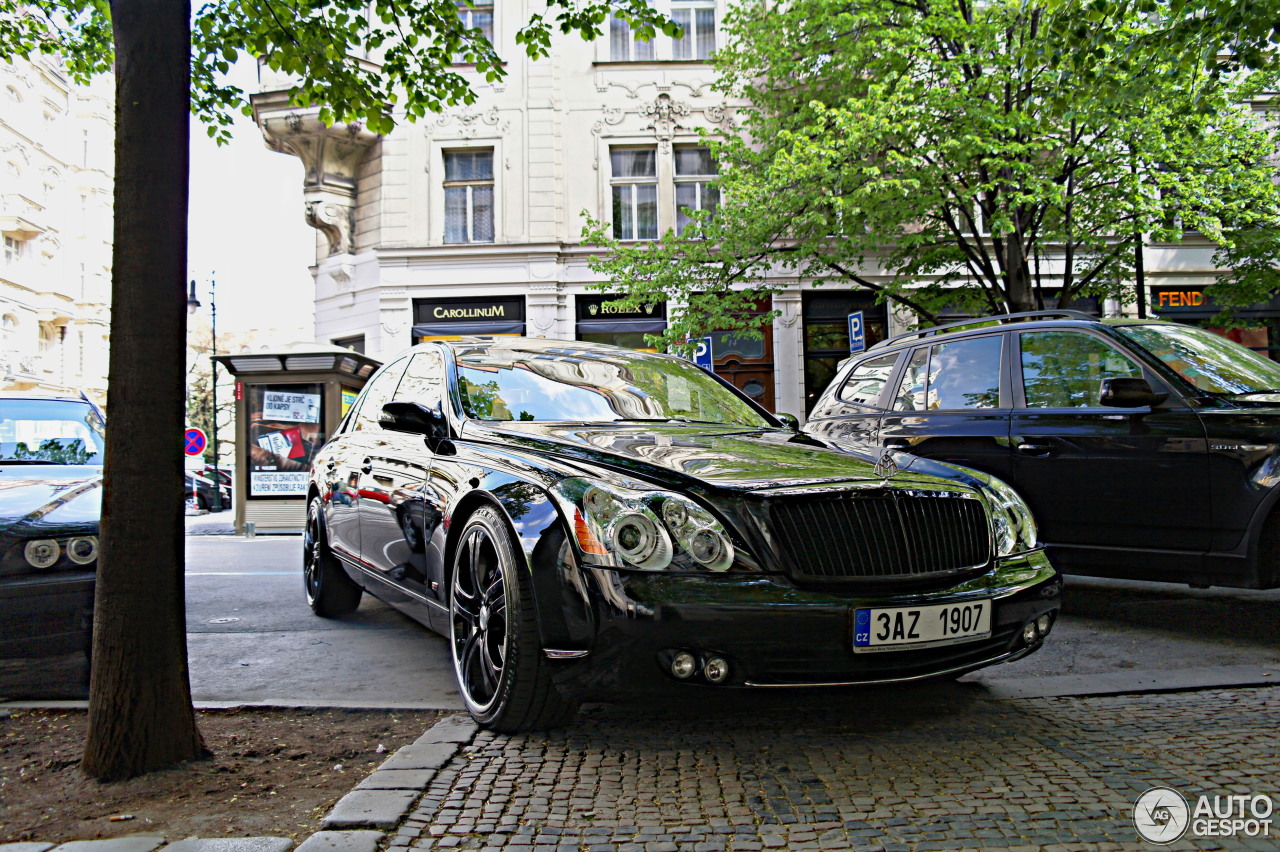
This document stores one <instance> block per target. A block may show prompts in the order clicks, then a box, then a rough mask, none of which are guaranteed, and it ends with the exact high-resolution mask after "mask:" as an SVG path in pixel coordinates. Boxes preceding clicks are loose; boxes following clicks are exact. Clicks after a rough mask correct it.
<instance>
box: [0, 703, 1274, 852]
mask: <svg viewBox="0 0 1280 852" xmlns="http://www.w3.org/2000/svg"><path fill="white" fill-rule="evenodd" d="M1278 729H1280V688H1277V687H1264V688H1256V689H1229V690H1211V691H1195V692H1183V693H1154V694H1152V693H1148V694H1138V695H1120V696H1106V697H1051V698H1034V699H998V700H993V699H991V698H989V697H987V696H986V695H985V694H984V693H983V691H982V690H980V689H978V688H977V687H967V688H966V687H964V686H956V687H954V688H946V687H943V688H927V687H916V688H911V689H901V688H899V689H878V690H863V691H857V692H855V691H842V692H839V693H817V692H815V693H811V694H808V695H804V696H796V695H790V696H785V695H776V694H774V695H761V696H760V697H759V698H758V699H757V698H755V696H754V695H753V700H752V701H751V702H745V701H742V700H741V699H736V700H721V701H717V702H701V703H689V702H684V703H682V704H681V705H680V706H679V707H674V706H669V707H665V708H664V707H654V706H652V705H646V706H644V707H640V706H636V705H617V706H612V705H611V706H591V707H588V708H587V709H586V710H585V711H584V712H583V713H582V714H581V715H580V716H579V718H578V719H577V720H576V722H575V723H574V724H573V726H572V727H570V728H568V729H566V730H564V731H559V732H553V733H550V734H530V735H524V736H501V735H496V734H493V733H490V732H487V731H480V730H478V729H477V728H476V727H475V726H474V725H473V724H472V723H471V721H470V720H469V719H468V718H467V717H465V716H462V715H455V716H450V717H447V718H445V719H444V720H442V721H441V722H439V723H437V724H436V725H435V726H433V727H432V728H431V729H430V730H429V731H427V732H426V733H425V734H424V735H423V736H422V737H421V738H420V739H419V740H418V741H417V742H415V743H414V744H412V745H409V746H405V747H404V748H402V749H400V750H399V751H397V752H396V753H395V754H393V755H392V756H391V757H390V758H389V759H388V760H387V761H386V762H385V763H384V764H383V765H382V766H381V767H380V768H379V769H378V770H377V771H375V772H374V773H373V774H372V775H371V776H370V777H369V778H367V779H365V780H364V781H363V782H361V784H360V785H359V787H358V788H357V789H356V790H354V791H352V792H351V793H350V794H348V795H347V796H346V797H344V798H343V799H342V800H340V801H339V802H338V804H337V805H336V806H335V807H334V809H333V811H332V812H331V813H330V814H329V815H328V816H327V817H326V818H325V826H326V830H324V831H321V832H318V833H317V834H315V835H312V836H311V837H310V838H308V839H307V840H305V841H303V843H302V844H300V845H299V847H298V850H297V852H375V850H385V852H435V850H444V849H468V850H497V849H505V850H520V851H521V852H552V850H554V852H569V850H574V852H736V850H752V852H755V850H769V849H788V850H790V849H795V850H810V849H812V850H819V849H822V850H825V849H833V850H838V849H858V850H861V849H869V850H951V849H1009V850H1039V849H1044V850H1062V852H1087V850H1113V849H1125V850H1127V849H1133V850H1141V849H1152V848H1156V847H1153V846H1151V845H1150V844H1146V843H1144V842H1142V841H1141V840H1140V838H1139V836H1138V834H1137V831H1136V829H1135V828H1134V825H1133V822H1132V818H1133V808H1134V802H1135V801H1136V799H1137V798H1138V796H1139V795H1141V794H1142V793H1143V792H1144V791H1146V790H1148V789H1149V788H1151V787H1154V786H1160V785H1165V786H1171V787H1174V788H1176V789H1178V790H1179V791H1180V792H1181V793H1182V794H1183V795H1184V796H1186V797H1187V799H1188V800H1189V801H1190V802H1195V800H1196V797H1197V796H1198V795H1201V794H1204V795H1208V796H1210V797H1212V796H1224V797H1225V796H1231V795H1237V794H1244V795H1247V796H1255V795H1263V796H1268V797H1270V799H1271V801H1273V802H1275V801H1277V800H1280V758H1278V757H1277V754H1276V748H1275V744H1276V731H1277V730H1278ZM1274 821H1275V823H1276V824H1275V825H1273V826H1269V827H1270V829H1271V834H1270V835H1268V836H1258V837H1252V838H1251V837H1245V836H1235V837H1222V838H1210V837H1194V836H1192V834H1193V831H1189V832H1188V833H1187V835H1186V836H1184V837H1183V838H1182V839H1181V840H1179V841H1177V842H1175V843H1173V844H1172V845H1169V846H1165V847H1161V848H1168V849H1179V850H1181V849H1250V850H1253V849H1256V850H1276V849H1280V835H1277V830H1280V814H1277V815H1276V817H1275V818H1274ZM290 843H291V841H288V840H285V839H282V838H245V839H239V840H198V839H188V840H184V841H180V842H178V843H172V844H169V846H167V847H165V849H164V852H288V850H289V848H290V847H289V845H290ZM162 844H163V839H162V838H154V837H153V838H146V837H131V838H118V839H115V840H101V841H87V842H82V843H70V844H63V845H62V846H60V847H57V848H56V849H53V852H152V850H154V849H157V848H158V847H160V846H161V845H162ZM282 844H283V845H282ZM51 848H53V847H52V845H51V844H10V845H8V846H4V845H0V852H46V850H49V849H51Z"/></svg>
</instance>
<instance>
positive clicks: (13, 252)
mask: <svg viewBox="0 0 1280 852" xmlns="http://www.w3.org/2000/svg"><path fill="white" fill-rule="evenodd" d="M22 246H23V242H22V240H20V239H18V238H17V237H12V236H10V235H8V234H5V235H4V262H5V264H6V265H7V264H13V263H17V262H18V261H19V260H21V259H22Z"/></svg>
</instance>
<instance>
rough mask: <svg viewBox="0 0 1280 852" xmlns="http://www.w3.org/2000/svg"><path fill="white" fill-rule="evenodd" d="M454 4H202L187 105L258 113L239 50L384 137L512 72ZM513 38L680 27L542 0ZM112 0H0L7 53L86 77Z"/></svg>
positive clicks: (615, 1) (206, 113) (216, 122)
mask: <svg viewBox="0 0 1280 852" xmlns="http://www.w3.org/2000/svg"><path fill="white" fill-rule="evenodd" d="M460 5H474V3H470V4H468V3H466V2H465V0H464V2H457V0H373V2H369V0H229V1H224V2H207V3H204V4H203V5H200V6H199V7H198V8H197V9H196V11H195V14H194V16H193V17H192V21H191V42H192V50H191V94H192V97H191V105H192V111H193V112H194V113H195V114H196V115H197V116H198V117H199V118H200V119H202V120H203V122H204V123H205V124H206V125H207V126H208V131H209V135H210V136H215V137H221V138H226V134H227V133H229V129H228V128H229V127H230V123H231V113H232V112H234V111H237V110H238V111H241V112H243V113H244V114H245V115H251V114H252V110H251V109H250V107H249V103H248V97H247V93H245V92H244V91H242V90H241V89H240V88H239V87H237V86H233V85H228V84H227V83H226V82H225V78H224V75H225V74H226V73H227V72H228V71H229V70H230V68H231V64H232V63H233V62H235V61H236V59H237V58H238V57H239V56H241V55H248V56H252V57H255V58H257V59H259V60H261V61H262V62H263V63H265V64H266V66H267V67H268V68H270V69H271V70H272V71H276V72H281V73H284V74H289V75H293V76H294V77H295V78H296V83H295V87H294V89H293V90H292V97H293V101H294V103H296V104H297V105H299V106H304V107H305V106H315V107H318V108H319V110H320V118H321V120H323V121H325V122H327V123H337V122H348V121H361V122H363V123H364V124H365V126H366V127H368V128H369V129H370V130H372V131H373V132H375V133H382V134H386V133H389V132H390V131H391V129H392V127H394V126H395V123H396V122H397V120H400V119H404V118H408V119H410V120H412V119H417V118H422V117H423V116H425V115H426V114H427V113H429V112H438V111H439V110H440V109H441V108H442V107H446V106H452V105H456V104H469V103H472V102H474V101H475V98H476V95H475V92H474V90H473V89H472V84H473V82H474V81H475V80H476V79H477V78H483V79H484V80H486V81H489V82H492V81H494V80H497V79H500V78H501V77H503V76H504V75H505V73H506V72H505V69H504V66H503V60H502V58H501V56H499V54H498V49H497V48H496V47H495V46H494V45H493V44H491V43H490V42H489V40H488V39H487V38H486V37H485V35H484V33H483V32H482V31H481V30H479V29H477V28H471V27H468V26H467V25H466V23H465V22H464V20H463V18H461V17H460V16H459V15H458V13H457V12H458V7H459V6H460ZM545 5H546V9H545V11H544V12H542V13H540V14H534V15H532V16H531V17H530V19H529V21H528V22H527V23H525V25H524V26H523V27H522V28H521V29H520V30H519V32H518V33H517V34H516V38H515V40H516V44H517V45H519V46H521V47H523V49H524V50H525V52H526V53H527V54H528V55H529V56H530V57H532V58H534V59H537V58H540V57H543V56H546V55H547V54H548V53H549V52H550V50H551V39H552V36H553V35H554V34H555V33H556V32H557V31H558V32H561V33H566V34H572V33H577V34H579V35H581V37H582V38H585V39H593V38H596V37H598V36H600V35H601V34H602V33H603V29H602V27H603V25H604V24H605V23H606V22H607V20H608V18H609V16H610V15H611V14H612V15H615V16H617V17H619V18H621V19H623V20H626V21H628V22H629V23H630V25H631V27H632V30H633V31H634V32H635V34H636V35H637V37H640V38H652V37H654V36H655V35H656V34H657V33H658V32H659V31H662V32H666V33H668V34H675V33H676V32H678V27H677V26H676V25H675V24H674V23H673V22H672V21H671V20H669V19H668V18H666V17H664V16H662V15H660V14H658V13H657V12H655V11H654V10H653V9H652V8H650V6H649V4H648V3H647V0H590V2H583V3H575V2H572V1H571V0H547V2H546V4H545ZM110 6H111V4H110V3H108V2H107V0H73V2H68V3H54V2H48V0H0V51H3V53H5V54H11V55H19V56H24V57H26V56H29V55H31V54H32V53H51V54H59V55H61V56H62V57H63V58H64V59H65V60H66V62H67V67H68V68H69V70H71V71H72V73H73V74H75V75H77V77H78V78H79V79H82V80H83V79H87V78H88V77H89V76H92V75H94V74H98V73H102V72H105V71H108V70H109V69H110V68H111V65H112V62H113V61H114V47H113V43H112V30H111V9H110Z"/></svg>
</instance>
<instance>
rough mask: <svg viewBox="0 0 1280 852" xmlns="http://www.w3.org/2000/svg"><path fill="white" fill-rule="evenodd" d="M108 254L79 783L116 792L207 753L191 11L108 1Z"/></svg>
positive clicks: (176, 3)
mask: <svg viewBox="0 0 1280 852" xmlns="http://www.w3.org/2000/svg"><path fill="white" fill-rule="evenodd" d="M111 13H112V27H113V30H114V34H115V48H116V65H115V74H116V141H115V152H116V184H115V249H114V254H113V257H112V283H111V299H112V307H111V361H110V365H109V373H108V382H109V384H108V389H109V400H108V403H109V404H108V414H107V435H106V465H105V488H104V493H103V500H102V534H101V540H102V542H101V543H102V550H101V556H100V558H99V564H98V585H97V601H96V604H95V608H94V637H93V674H92V677H91V679H90V683H89V735H88V739H87V741H86V743H85V751H84V760H83V763H82V764H81V765H82V767H83V768H84V770H85V772H87V773H88V774H90V775H92V776H94V777H95V778H99V779H103V780H107V779H119V778H129V777H132V776H134V775H140V774H142V773H145V772H148V771H150V770H152V769H156V768H159V767H162V766H167V765H170V764H173V763H176V762H179V761H183V760H189V759H191V758H194V757H199V756H201V755H203V754H204V753H205V751H204V743H203V742H202V740H201V738H200V732H199V731H198V730H197V729H196V724H195V714H194V711H193V710H192V707H191V684H190V680H189V678H188V674H187V640H186V623H185V622H186V601H185V595H184V585H183V569H184V566H183V490H182V476H183V473H182V427H183V422H184V419H185V418H184V406H183V392H184V377H185V372H186V369H185V368H186V360H185V341H184V336H185V334H186V289H185V286H184V285H185V283H186V271H187V270H186V266H187V195H188V187H187V174H188V170H189V167H190V166H189V160H188V149H187V144H188V122H189V120H190V118H189V116H190V97H191V84H190V73H191V72H190V63H191V47H190V43H191V34H190V13H191V7H190V3H189V2H188V0H112V3H111Z"/></svg>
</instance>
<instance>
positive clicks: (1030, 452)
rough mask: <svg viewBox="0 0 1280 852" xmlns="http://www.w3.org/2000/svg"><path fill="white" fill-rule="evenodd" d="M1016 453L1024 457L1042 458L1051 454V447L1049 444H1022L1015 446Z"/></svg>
mask: <svg viewBox="0 0 1280 852" xmlns="http://www.w3.org/2000/svg"><path fill="white" fill-rule="evenodd" d="M1016 448H1017V450H1018V452H1020V453H1022V454H1023V455H1024V456H1037V457H1043V456H1048V455H1052V454H1053V447H1052V446H1051V445H1049V444H1028V443H1026V442H1022V443H1019V444H1017V445H1016Z"/></svg>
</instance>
